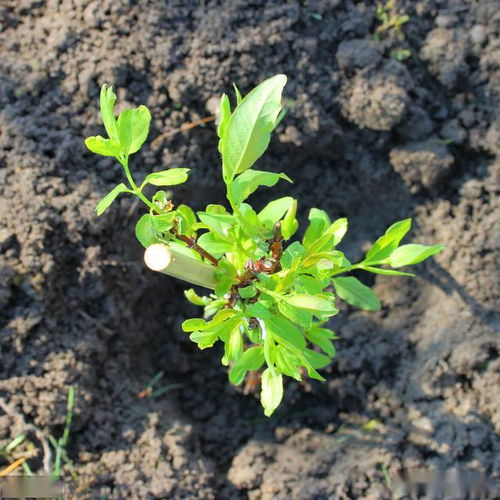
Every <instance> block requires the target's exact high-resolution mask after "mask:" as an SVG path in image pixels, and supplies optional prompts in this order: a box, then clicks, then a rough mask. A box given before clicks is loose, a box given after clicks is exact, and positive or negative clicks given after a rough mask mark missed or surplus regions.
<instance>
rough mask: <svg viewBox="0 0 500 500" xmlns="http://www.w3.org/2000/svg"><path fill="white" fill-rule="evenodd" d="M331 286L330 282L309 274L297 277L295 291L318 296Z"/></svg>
mask: <svg viewBox="0 0 500 500" xmlns="http://www.w3.org/2000/svg"><path fill="white" fill-rule="evenodd" d="M328 284H329V281H328V280H319V279H318V278H313V277H312V276H309V275H307V274H301V275H300V276H297V278H296V280H295V290H296V291H297V292H299V293H308V294H312V295H315V294H318V293H321V292H322V291H323V289H324V288H326V287H327V286H328Z"/></svg>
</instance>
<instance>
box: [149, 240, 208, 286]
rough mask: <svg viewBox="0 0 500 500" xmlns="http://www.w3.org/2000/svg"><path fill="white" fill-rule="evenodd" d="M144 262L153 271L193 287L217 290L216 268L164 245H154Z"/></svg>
mask: <svg viewBox="0 0 500 500" xmlns="http://www.w3.org/2000/svg"><path fill="white" fill-rule="evenodd" d="M144 262H145V263H146V266H148V267H149V269H151V270H152V271H157V272H160V273H163V274H168V275H169V276H173V277H174V278H179V279H181V280H184V281H187V282H188V283H191V284H193V285H199V286H203V287H205V288H209V289H211V290H214V289H215V285H216V284H217V279H216V277H215V268H214V266H211V265H210V264H207V263H205V262H201V261H199V260H196V259H193V258H192V257H189V255H186V254H184V253H182V252H179V251H178V250H176V249H175V248H172V247H169V246H168V245H165V244H163V243H154V244H153V245H151V246H150V247H148V248H147V249H146V251H145V252H144Z"/></svg>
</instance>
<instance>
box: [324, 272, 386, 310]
mask: <svg viewBox="0 0 500 500" xmlns="http://www.w3.org/2000/svg"><path fill="white" fill-rule="evenodd" d="M332 281H333V285H334V287H335V291H336V292H337V295H338V296H339V297H340V298H341V299H343V300H345V301H346V302H347V303H348V304H351V305H353V306H356V307H359V308H361V309H365V310H366V311H378V310H379V309H380V300H379V299H378V297H377V296H376V295H375V292H374V291H373V290H372V289H371V288H369V287H367V286H366V285H363V283H361V281H359V280H358V279H356V278H354V277H353V276H346V277H338V278H333V280H332Z"/></svg>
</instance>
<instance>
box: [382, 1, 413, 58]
mask: <svg viewBox="0 0 500 500" xmlns="http://www.w3.org/2000/svg"><path fill="white" fill-rule="evenodd" d="M375 17H376V18H377V21H378V22H379V25H378V26H377V27H376V29H375V33H374V35H373V39H374V40H375V41H380V40H382V39H383V38H388V37H389V36H391V35H392V36H393V38H395V39H396V41H397V43H396V46H395V47H393V48H392V49H391V51H390V55H391V57H393V58H394V59H397V60H398V61H404V60H405V59H408V57H410V56H411V50H409V49H408V48H404V47H401V46H400V45H399V43H398V42H403V43H404V42H405V35H404V32H403V26H404V25H405V24H406V23H407V22H408V21H409V20H410V16H408V15H407V14H401V13H400V12H399V10H398V7H397V5H396V0H387V1H386V2H377V4H376V8H375Z"/></svg>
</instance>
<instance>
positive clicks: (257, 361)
mask: <svg viewBox="0 0 500 500" xmlns="http://www.w3.org/2000/svg"><path fill="white" fill-rule="evenodd" d="M263 363H264V352H263V349H262V347H260V346H258V347H250V348H249V349H247V350H246V351H244V352H243V354H242V355H241V356H240V357H239V358H238V359H237V360H236V362H235V363H234V365H233V366H232V367H231V370H229V381H230V382H231V383H232V384H235V385H239V384H241V383H242V382H243V380H244V379H245V376H246V374H247V372H249V371H254V370H258V369H259V368H260V367H261V366H262V365H263Z"/></svg>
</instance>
